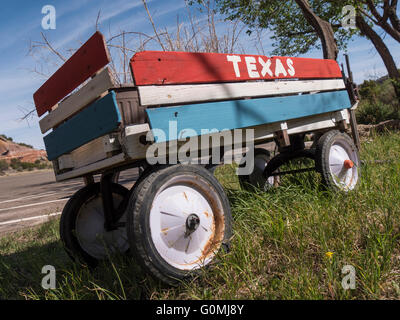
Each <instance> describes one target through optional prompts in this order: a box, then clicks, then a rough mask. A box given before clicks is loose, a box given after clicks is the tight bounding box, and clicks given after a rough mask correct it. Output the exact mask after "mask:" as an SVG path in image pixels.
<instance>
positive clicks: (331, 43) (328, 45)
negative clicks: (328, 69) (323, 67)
mask: <svg viewBox="0 0 400 320" xmlns="http://www.w3.org/2000/svg"><path fill="white" fill-rule="evenodd" d="M296 3H297V5H298V6H299V7H300V9H301V11H303V14H304V17H305V18H306V19H307V21H308V23H309V24H311V26H312V27H313V28H314V30H315V31H316V32H317V34H318V37H319V38H320V40H321V44H322V49H323V52H324V59H332V60H336V59H337V56H338V53H339V50H338V47H337V45H336V40H335V36H334V32H333V28H332V25H331V24H330V23H329V22H327V21H325V20H323V19H321V18H320V17H318V16H317V15H316V14H315V13H314V11H313V10H312V9H311V7H310V4H309V3H308V1H307V0H296Z"/></svg>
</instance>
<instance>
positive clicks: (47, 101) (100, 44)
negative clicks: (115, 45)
mask: <svg viewBox="0 0 400 320" xmlns="http://www.w3.org/2000/svg"><path fill="white" fill-rule="evenodd" d="M110 61H111V59H110V55H109V53H108V50H107V46H106V44H105V40H104V36H103V35H102V34H101V33H100V32H98V31H97V32H96V33H95V34H94V35H93V36H92V37H91V38H90V39H89V40H88V41H87V42H86V43H85V44H84V45H83V46H82V47H80V48H79V49H78V51H76V52H75V53H74V54H73V55H72V56H71V58H69V59H68V60H67V61H66V62H65V63H64V65H63V66H62V67H61V68H60V69H58V70H57V71H56V72H55V73H54V74H53V75H52V76H51V77H50V78H49V79H48V80H47V81H46V82H45V83H44V84H43V85H42V86H41V87H40V88H39V90H37V91H36V92H35V93H34V95H33V99H34V101H35V105H36V110H37V113H38V116H39V117H40V116H42V115H43V114H44V113H45V112H46V111H50V110H51V108H52V107H53V106H54V105H55V104H57V102H59V101H60V100H61V99H62V98H64V97H65V96H66V95H68V94H69V93H71V92H72V91H73V90H74V89H75V88H76V87H78V86H79V85H80V84H81V83H83V82H84V81H85V80H87V79H89V78H90V77H91V76H93V75H94V74H95V73H96V72H97V71H99V70H100V69H101V68H103V67H104V66H105V65H106V64H108V63H109V62H110Z"/></svg>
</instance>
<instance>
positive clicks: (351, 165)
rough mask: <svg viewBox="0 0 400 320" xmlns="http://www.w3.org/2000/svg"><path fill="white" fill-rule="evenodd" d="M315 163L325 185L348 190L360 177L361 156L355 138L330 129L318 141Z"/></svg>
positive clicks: (351, 188)
mask: <svg viewBox="0 0 400 320" xmlns="http://www.w3.org/2000/svg"><path fill="white" fill-rule="evenodd" d="M315 164H316V168H317V170H318V171H319V172H320V174H321V176H322V181H323V183H324V185H325V186H326V187H327V188H329V189H332V190H339V191H345V192H348V191H350V190H353V189H354V188H356V186H357V184H358V181H359V178H360V158H359V154H358V150H357V148H356V146H355V145H354V142H353V140H352V139H351V138H350V137H349V136H348V135H347V134H346V133H342V132H340V131H337V130H332V131H328V132H327V133H325V134H324V135H323V136H322V137H321V138H320V139H319V140H318V143H317V150H316V157H315Z"/></svg>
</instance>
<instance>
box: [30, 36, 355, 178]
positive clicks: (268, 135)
mask: <svg viewBox="0 0 400 320" xmlns="http://www.w3.org/2000/svg"><path fill="white" fill-rule="evenodd" d="M109 62H110V57H109V53H108V51H107V48H106V45H105V42H104V38H103V36H102V35H101V34H100V33H99V32H97V33H95V34H94V35H93V36H92V37H91V38H90V39H89V40H88V41H87V42H86V43H85V44H84V45H83V46H82V47H81V48H80V49H79V50H78V51H77V52H76V53H75V54H74V55H73V56H72V57H71V58H70V59H69V60H68V61H67V62H66V63H65V64H64V65H63V66H62V67H61V68H60V69H59V70H58V71H57V72H56V73H55V74H54V75H53V76H52V77H51V78H50V79H49V80H48V81H47V82H46V83H45V84H43V86H42V87H41V88H40V89H39V90H38V91H37V92H36V93H35V94H34V100H35V104H36V107H37V111H38V115H39V116H43V115H44V114H45V113H46V112H47V115H45V116H44V117H42V118H41V120H40V122H39V123H40V128H41V131H42V133H46V132H48V131H49V130H52V132H50V133H48V134H47V135H46V136H45V137H44V142H45V146H46V150H47V153H48V158H49V160H52V161H53V164H54V171H55V176H56V179H57V181H62V180H66V179H71V178H77V177H82V176H87V175H92V174H96V173H101V172H103V171H104V170H107V169H110V168H114V167H118V166H123V165H127V164H129V163H133V162H135V161H138V160H140V159H142V160H143V159H144V158H145V155H146V150H147V148H148V145H149V142H148V141H146V140H145V137H146V135H147V133H148V132H149V131H150V130H152V129H155V128H156V129H161V130H163V131H164V132H165V133H166V135H165V137H158V136H155V137H154V140H153V141H150V143H152V144H163V143H168V142H170V141H172V140H177V139H179V138H182V137H177V136H175V137H174V134H175V133H174V132H170V131H169V129H170V128H169V125H168V124H169V121H176V122H177V128H176V129H177V132H178V133H182V132H184V130H185V129H187V128H191V129H193V130H195V131H196V132H198V135H199V136H200V132H201V130H202V129H208V130H214V132H215V131H218V132H217V133H213V134H210V135H211V136H218V135H220V136H221V135H222V134H223V132H224V130H235V129H239V128H253V129H254V130H255V131H254V143H255V144H259V143H264V142H267V141H271V140H274V139H276V138H277V135H279V134H281V133H283V134H284V135H285V136H291V135H294V134H299V133H307V132H316V131H319V130H326V129H329V128H335V127H343V126H346V125H347V124H350V123H351V118H352V111H351V110H352V107H353V104H354V102H352V101H350V98H349V94H348V91H347V88H346V85H345V82H344V80H343V75H342V72H341V70H340V68H339V66H338V64H337V63H336V62H335V61H332V60H322V59H308V58H288V57H272V58H268V57H265V56H257V55H233V54H213V53H185V52H157V51H145V52H139V53H136V54H135V55H134V56H133V58H132V60H131V70H132V75H133V79H134V83H132V84H127V85H123V86H117V85H116V84H115V82H114V80H113V78H112V75H111V72H110V70H109V68H107V67H106V65H107V64H108V63H109ZM83 82H86V83H85V85H83V86H81V88H80V89H79V90H76V87H77V86H79V85H80V84H81V83H83ZM74 90H75V91H74ZM72 91H74V92H73V93H72V94H70V93H71V92H72ZM68 94H69V96H68V97H67V98H64V97H65V96H66V95H68ZM63 98H64V99H63ZM61 99H63V100H62V101H61V102H60V100H61ZM353 108H354V107H353ZM353 121H354V120H353ZM175 135H176V134H175ZM192 135H193V133H192ZM190 136H191V135H190V134H188V135H185V137H186V138H189V137H190ZM283 138H284V137H283ZM181 140H184V139H181Z"/></svg>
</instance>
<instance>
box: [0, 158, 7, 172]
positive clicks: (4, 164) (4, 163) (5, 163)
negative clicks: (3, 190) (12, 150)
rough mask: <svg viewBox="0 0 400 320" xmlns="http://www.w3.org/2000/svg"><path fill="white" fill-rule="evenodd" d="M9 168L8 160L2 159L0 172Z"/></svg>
mask: <svg viewBox="0 0 400 320" xmlns="http://www.w3.org/2000/svg"><path fill="white" fill-rule="evenodd" d="M7 169H8V162H7V161H5V160H0V172H1V171H5V170H7Z"/></svg>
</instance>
